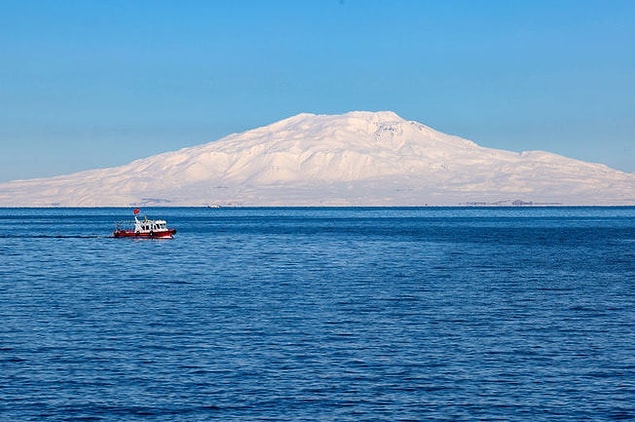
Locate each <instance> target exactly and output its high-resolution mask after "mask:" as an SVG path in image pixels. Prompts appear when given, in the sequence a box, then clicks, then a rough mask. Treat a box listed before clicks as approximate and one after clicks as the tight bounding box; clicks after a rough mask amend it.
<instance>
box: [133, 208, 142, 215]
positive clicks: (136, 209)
mask: <svg viewBox="0 0 635 422" xmlns="http://www.w3.org/2000/svg"><path fill="white" fill-rule="evenodd" d="M139 211H141V210H140V209H139V208H135V209H134V211H132V212H133V213H134V215H137V214H139Z"/></svg>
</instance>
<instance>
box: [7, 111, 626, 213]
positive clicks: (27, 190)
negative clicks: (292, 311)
mask: <svg viewBox="0 0 635 422" xmlns="http://www.w3.org/2000/svg"><path fill="white" fill-rule="evenodd" d="M528 203H531V204H551V205H553V204H562V205H635V174H631V173H624V172H620V171H617V170H613V169H611V168H609V167H607V166H604V165H601V164H592V163H587V162H583V161H578V160H573V159H569V158H566V157H563V156H559V155H555V154H551V153H548V152H542V151H531V152H521V153H515V152H509V151H503V150H496V149H491V148H484V147H481V146H479V145H477V144H475V143H474V142H472V141H469V140H466V139H462V138H459V137H456V136H450V135H446V134H443V133H441V132H438V131H436V130H434V129H431V128H429V127H427V126H424V125H422V124H420V123H417V122H414V121H406V120H404V119H402V118H401V117H399V116H398V115H396V114H395V113H392V112H377V113H373V112H350V113H345V114H341V115H314V114H299V115H297V116H294V117H291V118H288V119H285V120H281V121H279V122H276V123H273V124H271V125H268V126H264V127H261V128H257V129H253V130H249V131H246V132H242V133H237V134H232V135H229V136H227V137H225V138H222V139H220V140H217V141H214V142H210V143H207V144H203V145H200V146H195V147H190V148H183V149H181V150H179V151H173V152H167V153H164V154H159V155H156V156H152V157H148V158H144V159H140V160H136V161H133V162H131V163H130V164H127V165H123V166H120V167H115V168H107V169H98V170H90V171H83V172H79V173H74V174H70V175H64V176H58V177H52V178H47V179H32V180H18V181H12V182H8V183H3V184H0V206H140V205H166V206H169V205H172V206H177V205H191V206H205V205H243V206H259V205H274V206H277V205H316V206H317V205H335V206H339V205H469V204H489V205H511V204H528Z"/></svg>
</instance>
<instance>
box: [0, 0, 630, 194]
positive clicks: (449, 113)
mask: <svg viewBox="0 0 635 422" xmlns="http://www.w3.org/2000/svg"><path fill="white" fill-rule="evenodd" d="M353 110H369V111H381V110H391V111H394V112H396V113H397V114H399V115H401V116H402V117H404V118H406V119H408V120H416V121H419V122H421V123H423V124H426V125H428V126H432V127H433V128H435V129H438V130H440V131H442V132H445V133H449V134H453V135H459V136H462V137H465V138H468V139H471V140H473V141H475V142H477V143H478V144H480V145H482V146H486V147H491V148H500V149H506V150H511V151H524V150H537V149H538V150H547V151H550V152H554V153H558V154H562V155H565V156H568V157H572V158H577V159H581V160H585V161H593V162H601V163H605V164H607V165H609V166H611V167H614V168H617V169H620V170H624V171H628V172H634V171H635V1H632V0H598V1H591V0H571V1H567V0H548V1H542V0H527V1H520V0H518V1H514V0H506V1H503V0H498V1H496V0H489V1H488V0H466V1H460V0H436V1H426V0H410V1H406V0H288V1H285V0H260V1H256V0H252V1H250V0H225V1H220V0H219V1H214V0H201V1H194V0H190V1H187V0H183V1H177V0H170V1H167V0H166V1H163V0H121V1H119V0H74V1H72V0H54V1H52V0H41V1H39V0H0V146H1V154H0V182H3V181H8V180H12V179H22V178H33V177H49V176H53V175H58V174H66V173H70V172H74V171H79V170H85V169H91V168H102V167H112V166H117V165H122V164H126V163H129V162H130V161H132V160H134V159H137V158H141V157H147V156H150V155H154V154H158V153H161V152H166V151H172V150H176V149H179V148H182V147H187V146H193V145H198V144H203V143H207V142H209V141H213V140H216V139H219V138H221V137H223V136H225V135H228V134H230V133H233V132H242V131H244V130H247V129H252V128H255V127H259V126H263V125H266V124H269V123H273V122H275V121H277V120H280V119H283V118H286V117H289V116H292V115H295V114H297V113H301V112H310V113H318V114H323V113H325V114H332V113H344V112H347V111H353Z"/></svg>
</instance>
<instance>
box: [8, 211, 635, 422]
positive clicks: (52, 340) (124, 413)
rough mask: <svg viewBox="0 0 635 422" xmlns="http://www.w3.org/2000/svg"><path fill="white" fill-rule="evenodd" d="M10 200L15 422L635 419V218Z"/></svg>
mask: <svg viewBox="0 0 635 422" xmlns="http://www.w3.org/2000/svg"><path fill="white" fill-rule="evenodd" d="M141 214H142V215H143V214H146V215H148V217H150V218H153V217H154V218H164V219H166V220H167V221H168V223H169V224H168V225H169V226H170V227H174V228H176V229H177V230H178V232H177V234H176V236H175V238H174V239H172V240H142V239H114V238H112V237H110V236H111V233H112V229H113V228H114V225H115V222H116V221H119V220H122V219H131V218H132V209H121V208H91V209H81V208H78V209H65V208H53V209H10V208H5V209H0V420H3V421H29V420H32V421H41V420H83V421H129V420H147V421H207V420H222V421H295V420H298V421H306V420H311V421H313V420H317V421H378V420H386V421H472V420H482V421H495V420H498V421H508V420H512V421H518V420H526V421H581V420H593V421H603V420H606V421H609V420H633V419H635V208H628V207H625V208H619V207H618V208H550V207H545V208H524V207H518V208H220V209H215V208H146V209H142V210H141Z"/></svg>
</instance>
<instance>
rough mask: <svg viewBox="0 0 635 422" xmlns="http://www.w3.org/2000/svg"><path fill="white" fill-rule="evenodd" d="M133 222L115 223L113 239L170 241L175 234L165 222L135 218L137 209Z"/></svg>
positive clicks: (135, 211) (136, 210)
mask: <svg viewBox="0 0 635 422" xmlns="http://www.w3.org/2000/svg"><path fill="white" fill-rule="evenodd" d="M134 214H135V216H134V221H121V222H119V223H117V227H115V231H114V232H113V237H140V238H151V239H172V237H173V236H174V234H175V233H176V229H171V228H168V223H167V222H166V221H165V220H150V219H149V218H148V217H143V220H139V219H138V218H137V214H139V208H136V209H135V210H134Z"/></svg>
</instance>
